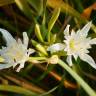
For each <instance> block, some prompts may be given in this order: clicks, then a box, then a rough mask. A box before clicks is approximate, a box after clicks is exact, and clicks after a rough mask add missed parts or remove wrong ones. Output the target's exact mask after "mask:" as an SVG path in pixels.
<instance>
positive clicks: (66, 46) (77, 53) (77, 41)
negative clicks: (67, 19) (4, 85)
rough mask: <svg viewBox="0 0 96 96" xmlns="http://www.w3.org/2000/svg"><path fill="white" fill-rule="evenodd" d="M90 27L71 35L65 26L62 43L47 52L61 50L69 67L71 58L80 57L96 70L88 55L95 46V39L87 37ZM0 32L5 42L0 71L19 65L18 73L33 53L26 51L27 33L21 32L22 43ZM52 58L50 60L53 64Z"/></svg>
mask: <svg viewBox="0 0 96 96" xmlns="http://www.w3.org/2000/svg"><path fill="white" fill-rule="evenodd" d="M91 25H92V22H89V23H87V24H86V25H85V26H84V27H83V28H82V29H81V30H77V32H75V31H74V30H72V31H71V33H69V27H70V25H67V27H66V28H65V30H64V38H65V40H64V42H63V43H56V44H53V45H51V46H49V47H48V48H47V51H51V52H52V53H53V52H57V51H61V50H62V51H65V52H66V53H67V62H68V64H69V65H70V66H72V56H73V57H74V58H75V60H77V58H78V57H80V59H81V60H83V61H85V62H87V63H89V64H90V65H91V66H92V67H93V68H95V69H96V64H95V61H94V60H93V59H92V57H91V56H89V55H88V53H89V51H88V49H89V48H91V45H92V44H96V38H94V39H91V38H90V37H87V35H88V31H89V30H90V27H91ZM0 32H1V33H2V35H3V37H4V39H5V41H6V47H2V49H0V56H1V57H2V58H3V59H4V64H0V69H5V68H9V67H13V68H14V67H16V66H17V65H18V64H19V67H18V68H17V70H16V71H17V72H19V71H20V69H21V68H23V67H24V63H25V62H26V61H27V60H28V59H29V55H30V54H32V53H34V49H27V47H28V42H29V39H28V36H27V33H26V32H23V42H22V41H21V39H18V40H17V41H16V40H15V39H14V38H13V37H12V35H11V34H10V33H9V32H8V31H7V30H5V29H1V28H0ZM52 58H53V57H52ZM52 58H51V59H50V60H51V62H52V63H54V62H53V60H52ZM56 58H57V57H56ZM56 62H57V61H56ZM56 62H55V63H56Z"/></svg>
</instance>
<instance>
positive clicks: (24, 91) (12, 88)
mask: <svg viewBox="0 0 96 96" xmlns="http://www.w3.org/2000/svg"><path fill="white" fill-rule="evenodd" d="M0 91H9V92H15V93H19V94H24V95H26V96H38V94H36V93H34V92H32V91H29V90H27V89H24V88H22V87H18V86H12V85H0Z"/></svg>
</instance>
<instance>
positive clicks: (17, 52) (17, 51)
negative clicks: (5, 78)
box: [6, 46, 24, 62]
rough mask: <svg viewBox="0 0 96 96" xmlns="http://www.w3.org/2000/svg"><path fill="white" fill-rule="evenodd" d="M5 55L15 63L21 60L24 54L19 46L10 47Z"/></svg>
mask: <svg viewBox="0 0 96 96" xmlns="http://www.w3.org/2000/svg"><path fill="white" fill-rule="evenodd" d="M6 55H7V56H8V57H10V58H11V59H13V60H14V61H15V62H16V61H19V60H21V59H22V58H23V56H24V52H23V50H22V48H19V46H12V47H10V48H9V49H8V50H7V52H6Z"/></svg>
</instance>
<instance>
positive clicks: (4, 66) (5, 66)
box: [0, 64, 13, 70]
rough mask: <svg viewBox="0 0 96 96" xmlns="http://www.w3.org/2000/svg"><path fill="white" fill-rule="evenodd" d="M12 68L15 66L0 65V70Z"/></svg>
mask: <svg viewBox="0 0 96 96" xmlns="http://www.w3.org/2000/svg"><path fill="white" fill-rule="evenodd" d="M11 66H13V65H12V64H0V70H1V69H5V68H9V67H11Z"/></svg>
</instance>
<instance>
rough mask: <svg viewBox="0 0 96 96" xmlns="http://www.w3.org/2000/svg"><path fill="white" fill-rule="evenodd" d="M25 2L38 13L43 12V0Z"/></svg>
mask: <svg viewBox="0 0 96 96" xmlns="http://www.w3.org/2000/svg"><path fill="white" fill-rule="evenodd" d="M27 2H28V3H29V4H30V5H31V6H32V7H33V8H34V9H35V11H37V13H38V15H41V13H42V12H43V0H27Z"/></svg>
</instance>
